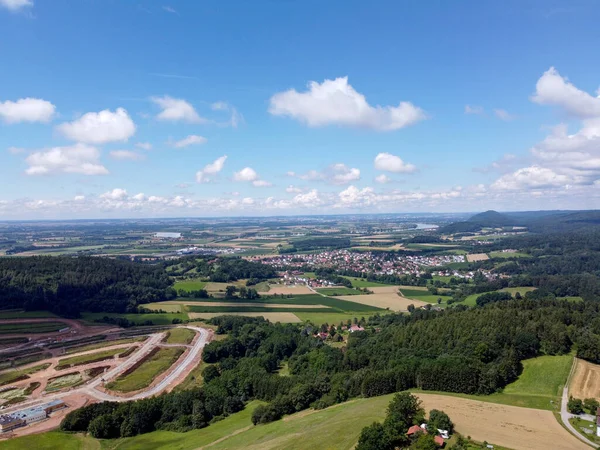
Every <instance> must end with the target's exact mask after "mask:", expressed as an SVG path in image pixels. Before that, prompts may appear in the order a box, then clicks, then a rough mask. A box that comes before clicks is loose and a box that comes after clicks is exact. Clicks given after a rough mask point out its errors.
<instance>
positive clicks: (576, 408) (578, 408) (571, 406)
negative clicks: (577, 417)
mask: <svg viewBox="0 0 600 450" xmlns="http://www.w3.org/2000/svg"><path fill="white" fill-rule="evenodd" d="M567 409H568V410H569V412H570V413H571V414H583V412H584V411H583V402H582V401H581V399H580V398H573V396H570V397H569V401H568V403H567Z"/></svg>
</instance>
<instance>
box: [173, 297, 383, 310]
mask: <svg viewBox="0 0 600 450" xmlns="http://www.w3.org/2000/svg"><path fill="white" fill-rule="evenodd" d="M182 301H183V302H185V303H189V304H190V305H194V304H196V303H197V302H194V301H190V300H189V299H184V300H182ZM222 301H223V300H221V299H202V302H206V303H213V304H214V303H221V302H222ZM244 302H245V303H252V304H253V305H255V304H261V303H266V304H271V303H273V304H278V305H288V307H293V305H313V307H317V306H316V305H319V306H321V307H323V306H324V307H328V308H333V309H336V310H339V311H356V312H359V311H373V310H377V309H381V308H376V307H373V306H367V305H364V304H362V303H360V302H357V301H355V300H354V299H352V300H343V299H339V298H334V297H327V296H325V295H322V294H316V295H315V294H311V295H297V296H295V297H291V298H280V297H276V296H273V297H269V296H263V297H261V298H258V299H255V300H248V299H244ZM165 303H167V304H169V303H171V304H173V303H179V304H181V301H173V300H171V301H168V302H165ZM215 306H216V305H215Z"/></svg>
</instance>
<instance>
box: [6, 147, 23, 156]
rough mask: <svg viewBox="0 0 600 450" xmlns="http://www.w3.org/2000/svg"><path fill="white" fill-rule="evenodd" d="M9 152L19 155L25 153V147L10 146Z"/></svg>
mask: <svg viewBox="0 0 600 450" xmlns="http://www.w3.org/2000/svg"><path fill="white" fill-rule="evenodd" d="M8 153H12V154H13V155H18V154H20V153H25V149H24V148H21V147H8Z"/></svg>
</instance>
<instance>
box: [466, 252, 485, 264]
mask: <svg viewBox="0 0 600 450" xmlns="http://www.w3.org/2000/svg"><path fill="white" fill-rule="evenodd" d="M487 259H490V257H489V256H488V255H487V253H473V254H471V255H467V261H469V262H477V261H485V260H487Z"/></svg>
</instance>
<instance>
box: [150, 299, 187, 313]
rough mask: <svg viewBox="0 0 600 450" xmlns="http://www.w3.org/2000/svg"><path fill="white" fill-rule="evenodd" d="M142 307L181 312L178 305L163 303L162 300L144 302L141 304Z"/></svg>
mask: <svg viewBox="0 0 600 450" xmlns="http://www.w3.org/2000/svg"><path fill="white" fill-rule="evenodd" d="M189 300H191V299H189ZM142 307H144V308H146V309H151V310H153V311H160V310H163V311H166V312H168V313H180V312H181V306H180V305H171V304H164V303H163V302H156V303H145V304H144V305H142Z"/></svg>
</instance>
